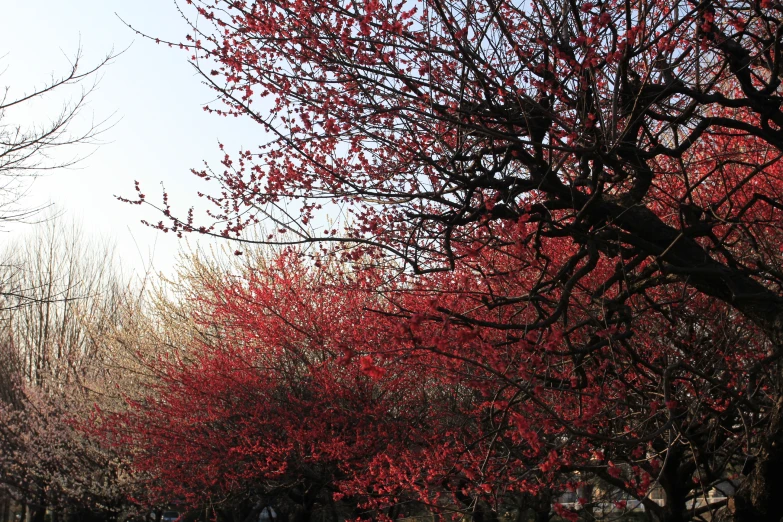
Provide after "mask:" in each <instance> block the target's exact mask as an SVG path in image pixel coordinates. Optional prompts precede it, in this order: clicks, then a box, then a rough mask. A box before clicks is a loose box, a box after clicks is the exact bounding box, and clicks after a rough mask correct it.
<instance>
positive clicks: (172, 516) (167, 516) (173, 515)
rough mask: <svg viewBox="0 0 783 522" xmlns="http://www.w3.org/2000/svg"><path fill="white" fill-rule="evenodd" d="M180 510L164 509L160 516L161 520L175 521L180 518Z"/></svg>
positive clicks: (165, 521) (164, 521)
mask: <svg viewBox="0 0 783 522" xmlns="http://www.w3.org/2000/svg"><path fill="white" fill-rule="evenodd" d="M179 516H180V515H179V511H164V512H163V514H162V515H161V516H160V522H175V521H177V520H179Z"/></svg>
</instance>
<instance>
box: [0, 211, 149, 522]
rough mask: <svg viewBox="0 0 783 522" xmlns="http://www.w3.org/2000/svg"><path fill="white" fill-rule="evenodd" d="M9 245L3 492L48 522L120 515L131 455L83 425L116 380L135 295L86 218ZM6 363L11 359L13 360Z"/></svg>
mask: <svg viewBox="0 0 783 522" xmlns="http://www.w3.org/2000/svg"><path fill="white" fill-rule="evenodd" d="M31 232H33V233H31V234H30V235H29V236H28V238H26V240H25V241H23V242H18V243H16V244H11V245H9V246H8V249H7V252H6V253H5V254H4V257H5V258H6V259H9V260H11V261H12V262H11V263H10V265H11V266H18V267H22V268H21V269H11V268H9V269H8V270H9V271H10V275H9V276H8V277H6V281H7V283H6V289H9V288H11V283H13V284H14V287H13V288H11V289H12V290H13V291H9V292H7V293H6V295H5V303H4V304H5V306H4V307H3V310H2V315H0V318H1V319H2V337H1V339H2V344H1V345H0V361H3V363H4V364H3V366H2V372H3V373H2V377H3V378H2V385H0V469H1V470H2V471H0V492H2V493H3V494H4V495H5V494H8V495H9V496H10V497H12V498H13V499H14V500H16V501H17V502H18V503H20V504H22V505H24V506H25V509H26V508H27V507H29V508H30V512H31V514H32V518H33V520H35V521H42V520H43V517H44V515H45V513H46V510H47V509H49V510H50V511H51V513H52V516H53V517H55V518H56V517H58V516H60V517H63V518H64V519H66V520H67V519H68V517H69V516H70V517H75V518H77V519H79V518H82V517H83V516H84V515H85V514H86V513H88V512H90V511H93V512H95V513H100V514H102V515H103V516H105V517H113V516H116V515H117V514H118V513H119V512H120V511H121V510H122V509H124V508H126V507H127V505H128V500H127V495H129V494H130V493H131V492H132V491H133V488H132V486H133V477H132V476H131V475H130V474H129V473H128V471H127V468H126V462H125V461H124V460H122V459H121V458H119V457H118V454H117V453H116V452H114V451H112V450H111V449H110V448H108V447H106V446H104V445H102V444H100V441H99V439H96V438H94V437H90V436H88V433H86V432H85V431H84V430H82V429H80V426H81V425H83V424H84V423H86V422H87V420H88V419H89V418H90V416H91V415H92V414H93V410H94V408H95V407H96V403H98V404H105V403H107V402H108V401H107V400H106V399H105V398H104V397H103V396H104V395H106V389H107V388H109V389H110V388H111V386H112V385H113V384H114V383H113V382H112V379H111V377H112V376H111V374H110V372H109V368H108V363H109V361H110V360H111V359H112V357H111V356H110V354H109V353H108V352H107V351H106V347H107V343H106V342H105V341H104V337H107V336H109V335H111V334H112V333H113V332H114V331H115V330H116V329H119V328H121V327H122V325H123V323H124V314H123V312H125V311H126V310H127V309H128V308H130V307H131V305H135V302H134V301H135V298H134V296H133V295H132V294H131V293H130V292H129V288H128V287H126V286H125V285H124V284H123V283H122V282H121V276H120V274H119V272H118V270H117V269H116V264H115V263H113V262H112V258H113V255H112V252H111V249H110V248H108V247H105V248H103V249H100V248H96V249H95V250H94V253H91V249H90V247H89V246H88V245H87V241H86V240H85V238H84V237H83V235H82V234H81V232H80V230H79V228H78V226H76V225H75V224H72V225H71V226H70V227H69V226H67V225H65V224H63V223H62V221H60V220H48V221H46V222H45V223H42V224H40V225H38V226H37V227H36V228H34V229H33V230H32V231H31ZM6 363H7V364H6Z"/></svg>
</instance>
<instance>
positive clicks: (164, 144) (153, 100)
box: [0, 0, 264, 272]
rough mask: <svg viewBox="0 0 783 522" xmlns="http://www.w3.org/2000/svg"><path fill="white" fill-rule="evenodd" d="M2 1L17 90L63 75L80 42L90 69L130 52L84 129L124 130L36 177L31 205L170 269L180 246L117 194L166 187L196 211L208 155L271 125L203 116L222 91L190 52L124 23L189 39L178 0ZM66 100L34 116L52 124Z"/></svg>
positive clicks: (139, 261) (93, 103) (148, 211)
mask: <svg viewBox="0 0 783 522" xmlns="http://www.w3.org/2000/svg"><path fill="white" fill-rule="evenodd" d="M3 3H4V5H3V13H2V17H0V57H1V58H0V71H2V70H5V72H4V73H3V75H2V76H0V86H10V87H11V96H12V97H13V96H14V95H16V96H18V95H20V94H22V93H24V92H25V91H29V90H30V89H31V88H33V87H36V86H41V85H43V84H44V83H45V82H46V80H47V79H48V78H50V77H51V75H52V74H54V75H57V74H59V73H61V72H64V71H65V70H66V69H67V68H68V58H69V57H73V55H74V54H75V53H76V51H77V49H78V48H79V45H81V48H82V51H83V56H84V58H83V60H84V64H85V65H86V66H89V65H90V64H94V63H96V62H98V61H99V60H100V59H101V58H102V57H103V56H104V55H106V54H107V53H109V52H110V51H111V50H112V49H114V51H115V52H118V51H121V50H123V49H126V48H127V50H126V51H125V52H124V53H123V54H122V55H121V56H119V57H118V58H117V59H116V60H115V61H114V63H113V64H112V65H110V66H109V67H107V68H105V69H104V70H103V72H102V75H101V76H102V77H101V80H100V84H99V86H98V89H97V90H96V92H94V93H93V94H92V96H91V98H90V102H89V107H88V111H86V112H85V113H83V114H82V116H83V120H82V124H84V125H86V124H89V122H90V119H91V118H95V120H103V119H105V118H108V117H110V118H113V119H112V121H114V122H115V125H114V126H113V128H111V129H110V130H109V131H108V132H106V133H105V134H104V136H103V141H104V142H105V143H104V144H102V145H101V146H99V147H98V148H97V149H96V150H95V152H94V153H93V154H92V155H91V156H89V157H88V158H86V159H85V160H84V161H83V162H82V163H81V164H80V165H79V168H77V169H70V170H65V171H57V172H54V173H52V174H50V175H48V176H47V177H44V178H40V179H38V180H37V181H36V182H35V183H34V185H33V187H32V189H31V191H30V194H29V198H28V201H29V204H30V206H33V205H35V204H41V203H46V202H49V201H51V202H52V203H54V204H56V205H57V206H58V207H59V208H60V209H62V210H63V211H64V213H65V214H66V215H67V216H73V217H75V218H77V219H79V220H81V221H82V222H83V226H84V229H85V230H86V231H87V232H89V233H90V234H95V235H99V236H104V237H106V236H108V237H111V238H113V239H114V240H115V241H116V243H117V247H118V251H119V253H120V255H121V257H122V259H123V264H124V266H125V267H126V268H132V269H135V270H137V271H138V270H140V269H141V267H143V266H144V265H145V264H146V263H148V259H149V257H150V256H151V255H152V254H153V252H154V259H153V266H154V270H156V271H163V272H169V271H170V270H171V266H172V263H173V261H174V259H175V256H176V252H177V250H178V249H179V248H180V247H181V246H184V245H182V242H181V241H177V240H176V238H174V237H173V236H172V235H171V234H163V233H160V232H156V231H154V230H151V229H149V228H146V227H145V226H144V225H142V224H141V223H140V220H141V219H145V218H146V219H148V220H149V221H154V222H157V221H158V220H159V219H160V216H159V215H158V214H156V213H155V211H154V210H153V209H152V208H149V207H143V206H142V207H139V206H131V205H127V204H123V203H120V202H118V201H117V200H116V199H115V198H114V195H115V194H119V195H125V196H129V197H133V196H134V195H135V193H134V191H133V182H134V180H139V181H140V182H141V183H142V188H143V189H144V191H145V192H146V194H147V195H148V197H149V199H151V200H152V201H155V202H159V201H160V197H159V195H160V192H161V186H160V183H161V182H162V183H164V184H165V187H166V189H167V191H168V192H169V194H170V195H171V198H172V203H173V205H174V208H175V209H177V208H179V209H181V210H184V209H187V207H189V206H190V205H191V204H193V203H194V202H197V200H196V198H195V193H196V191H197V190H198V189H199V180H198V179H196V178H195V177H194V176H192V175H191V174H190V173H189V169H190V168H191V167H196V168H198V167H200V166H201V165H202V161H204V160H208V161H211V162H214V163H216V162H217V159H218V158H219V157H220V156H221V155H220V153H219V151H218V147H217V143H218V139H219V140H220V141H221V142H223V143H225V144H226V147H227V148H228V150H233V149H236V148H238V147H243V148H251V147H254V146H255V145H257V144H260V143H261V142H262V141H263V140H264V137H263V135H262V131H261V129H260V128H259V127H258V126H257V125H254V124H253V123H252V122H250V121H248V120H244V121H243V120H237V119H234V118H231V119H230V120H229V119H223V118H220V117H217V116H213V115H209V114H207V113H205V112H204V111H203V110H202V106H203V105H205V104H206V103H208V102H211V101H212V100H213V99H214V94H213V93H212V92H211V91H210V90H209V89H207V88H206V87H204V86H202V85H201V84H200V82H199V79H198V78H197V76H196V75H195V72H194V71H193V69H192V67H191V66H190V65H189V64H188V63H187V58H188V54H187V53H186V52H184V51H180V50H177V49H169V48H168V47H166V46H164V45H156V44H155V43H154V42H151V41H148V40H145V39H143V38H141V37H138V36H136V35H135V34H134V33H133V32H132V31H131V30H130V29H129V28H127V27H126V26H125V25H123V23H122V21H121V20H120V19H119V18H118V16H119V17H121V18H122V19H124V20H125V21H126V22H127V23H129V24H131V25H133V26H134V27H135V28H138V29H139V30H142V31H144V32H145V33H148V34H151V35H154V36H159V37H160V38H161V39H164V38H166V39H171V40H176V41H179V40H182V39H183V37H184V36H185V35H186V34H187V27H186V26H185V25H184V23H183V21H182V20H181V19H180V17H179V13H178V12H177V9H176V7H175V5H174V2H173V1H171V0H125V1H120V0H32V1H31V0H5V1H4V2H3ZM80 42H81V44H80ZM129 46H130V47H129ZM61 103H62V100H60V101H56V102H55V103H54V105H53V108H52V107H48V108H46V109H43V108H38V110H39V111H40V113H35V114H34V115H30V116H29V117H30V118H31V119H33V120H37V122H39V123H44V122H45V113H46V111H52V112H55V111H56V110H58V108H59V106H60V105H59V104H61ZM112 115H113V116H112ZM22 123H24V122H22ZM202 186H203V185H202ZM20 234H24V227H20V226H16V227H13V228H12V229H11V230H10V231H7V232H4V233H2V234H0V244H7V242H8V241H11V240H13V239H14V238H18V237H23V236H20ZM190 240H191V243H193V241H194V240H197V238H196V237H195V236H193V237H191V238H190ZM231 249H232V250H233V247H232V248H231Z"/></svg>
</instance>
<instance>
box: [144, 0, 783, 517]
mask: <svg viewBox="0 0 783 522" xmlns="http://www.w3.org/2000/svg"><path fill="white" fill-rule="evenodd" d="M194 9H195V10H196V12H197V13H198V15H199V16H200V17H202V18H204V19H206V20H207V21H208V22H210V23H211V24H212V25H211V26H209V25H207V24H204V23H199V24H198V25H196V24H195V23H194V24H193V35H191V36H189V37H188V40H187V41H186V42H183V44H182V45H183V46H184V47H187V48H188V49H189V52H191V53H192V56H193V63H194V64H195V65H196V66H197V67H199V70H200V71H201V73H202V77H203V79H204V81H205V82H207V83H208V84H209V85H211V86H212V87H213V88H214V89H215V90H216V91H217V92H218V94H219V96H220V99H221V100H222V102H224V105H223V106H221V107H207V109H208V110H211V111H213V112H215V113H217V114H220V115H224V116H240V115H245V116H249V117H250V118H252V119H254V120H255V121H257V122H258V123H259V124H260V125H262V126H263V128H264V129H265V130H266V131H267V132H268V133H270V135H271V136H272V139H270V141H269V142H267V143H265V144H263V145H262V146H261V147H260V148H259V149H257V150H243V151H240V152H239V153H237V154H235V155H230V154H226V156H225V159H224V161H223V164H222V167H221V168H220V169H219V170H210V169H206V170H202V171H196V172H195V173H196V174H197V175H198V176H200V177H202V178H205V179H206V180H207V181H209V182H211V183H213V184H216V185H219V188H217V189H216V190H209V189H205V190H204V191H203V192H205V193H206V194H207V195H206V198H207V199H208V201H209V202H210V203H211V204H213V205H214V206H213V207H212V210H211V214H210V215H211V216H212V217H213V218H214V220H213V222H205V223H201V222H199V221H198V219H196V218H195V217H193V214H189V215H188V216H186V217H181V218H180V217H178V216H176V215H173V214H172V211H171V208H170V206H169V202H168V195H167V194H164V203H163V206H162V207H161V210H162V211H163V213H164V214H165V216H164V221H161V222H160V223H159V224H158V225H157V226H158V227H159V228H161V229H164V230H172V231H174V232H177V233H182V232H191V231H200V232H203V233H211V234H216V235H223V236H226V237H238V238H239V239H242V238H243V236H242V232H243V231H244V230H245V229H246V228H248V227H250V226H253V225H255V224H257V223H259V222H260V221H261V219H266V220H271V221H272V222H274V223H275V227H276V228H281V229H287V230H288V231H289V232H290V233H291V234H295V235H297V239H296V241H299V242H312V241H338V242H340V243H341V244H342V245H344V247H345V250H346V255H347V256H354V257H355V258H356V259H359V258H361V257H362V256H370V257H372V258H373V259H375V260H376V261H379V262H380V260H381V259H388V258H389V257H392V258H394V259H396V260H399V261H401V262H402V265H404V266H405V267H406V269H409V270H410V271H412V272H415V273H419V274H426V273H433V272H439V271H454V272H455V273H460V272H461V273H462V274H468V273H470V274H472V275H471V277H473V278H477V279H479V280H482V281H483V283H482V290H481V292H480V293H476V294H473V296H474V297H475V299H474V301H475V306H474V307H473V308H463V307H459V308H452V307H451V306H450V305H456V304H461V303H463V301H459V300H457V301H456V302H455V301H454V300H451V301H450V300H449V299H447V298H442V302H441V303H440V304H438V305H437V306H436V311H437V313H439V314H443V315H444V316H445V317H446V318H447V319H448V321H447V322H448V323H449V324H458V325H462V327H464V328H470V327H482V328H490V329H491V328H494V329H496V330H497V331H498V332H511V333H512V334H513V335H517V336H519V337H524V336H527V335H531V332H532V335H538V336H539V337H538V340H537V342H536V346H545V345H547V343H549V341H548V340H549V339H551V342H552V343H555V344H558V345H560V346H562V347H566V348H567V350H568V351H569V352H574V353H576V352H580V351H582V352H588V353H595V354H597V355H598V354H600V353H601V352H600V350H599V349H598V348H594V347H596V346H598V345H599V344H602V343H604V342H608V343H609V345H610V346H611V347H612V350H611V351H613V350H614V347H615V346H622V344H623V342H624V341H625V340H626V339H624V337H625V336H634V337H638V336H639V334H640V329H641V328H642V327H643V326H644V318H642V319H641V320H640V319H639V317H638V316H634V314H633V312H634V311H635V310H638V309H641V308H640V307H643V306H646V307H647V310H653V311H655V312H657V313H658V314H662V315H664V314H665V313H666V312H667V307H670V306H672V307H674V309H678V310H682V308H681V304H683V305H684V304H685V303H687V302H688V300H687V299H686V298H685V297H686V296H690V295H692V294H691V292H696V294H698V297H697V298H696V301H697V302H700V303H703V305H704V306H708V308H707V309H709V307H710V306H713V305H712V304H711V303H713V302H715V303H723V305H724V306H729V307H731V308H732V309H733V310H734V311H735V312H734V313H737V314H741V315H742V316H743V317H744V318H746V319H747V320H748V321H750V322H751V323H752V324H753V325H755V326H754V328H758V331H759V332H761V335H762V336H763V337H764V342H762V343H759V344H758V345H755V346H753V350H754V351H753V352H752V354H750V355H747V356H741V357H739V358H738V359H737V360H738V362H743V361H745V362H747V361H748V360H753V361H755V362H754V363H753V365H751V366H749V367H748V366H746V367H744V369H741V370H738V374H737V375H738V377H737V378H738V379H739V382H737V383H736V385H733V386H732V387H731V388H727V390H726V391H727V392H732V389H733V390H734V391H735V392H736V393H739V391H737V390H748V393H747V394H746V395H744V397H745V398H744V399H743V400H747V401H749V402H750V403H752V404H754V405H755V407H757V408H758V416H759V419H760V420H759V421H758V422H759V424H758V426H759V429H760V431H759V432H758V433H759V437H758V438H757V439H755V440H756V442H755V443H754V445H753V446H752V447H751V448H749V452H750V453H753V454H754V455H756V456H757V458H758V460H757V461H756V465H755V467H754V468H753V471H752V472H751V474H750V476H749V477H748V479H747V480H745V481H744V483H743V486H742V488H741V491H740V493H739V494H738V496H737V498H736V503H735V510H736V512H735V517H736V519H737V520H758V519H762V518H766V519H770V520H772V519H775V520H776V519H777V518H780V516H781V515H783V507H781V506H779V505H777V504H776V503H774V502H771V501H770V498H771V497H770V495H771V492H772V491H774V490H776V489H779V487H780V486H779V484H780V482H779V481H780V480H781V477H779V476H778V474H777V472H776V471H774V470H776V469H783V467H781V466H780V465H779V464H781V463H783V462H781V459H783V454H781V453H780V450H779V449H776V448H780V447H781V442H783V441H781V440H780V434H781V433H783V415H781V408H783V402H781V401H780V399H779V396H778V395H777V391H775V389H773V388H774V387H773V388H769V387H768V384H767V383H769V382H771V381H769V379H772V380H776V379H777V378H778V377H777V372H778V370H777V360H778V359H779V357H780V355H781V352H780V347H781V342H783V341H782V339H783V315H782V314H783V311H782V310H783V307H781V282H782V281H783V278H782V277H781V263H780V261H781V258H780V251H779V246H778V245H779V243H780V239H781V227H780V225H781V211H783V207H781V205H780V203H779V201H778V194H779V193H780V186H781V170H780V169H781V167H780V162H779V159H780V157H781V154H782V153H783V141H781V137H782V135H781V132H783V130H781V129H783V112H781V111H782V109H781V105H780V94H781V93H780V88H781V81H780V74H779V69H780V63H781V59H783V57H782V56H781V53H780V52H779V49H780V38H781V36H780V35H781V34H783V33H782V32H781V31H780V30H779V28H780V27H781V18H780V13H781V10H780V6H779V5H778V4H777V3H776V2H772V1H766V0H765V1H762V2H757V1H756V0H748V1H743V0H740V1H736V2H717V1H712V0H709V1H706V2H699V3H697V2H689V1H687V0H683V1H675V2H657V1H652V0H650V1H647V0H644V1H642V2H631V1H620V2H587V1H584V0H577V1H574V2H570V3H561V2H557V1H553V0H533V1H531V2H528V3H524V4H520V3H513V2H511V3H510V2H502V1H496V0H486V1H484V2H478V3H476V2H460V1H452V0H434V1H423V2H407V3H405V2H400V3H393V2H389V3H385V4H384V3H381V2H375V1H367V2H363V3H356V2H353V3H350V2H349V3H345V2H337V1H327V2H307V1H305V2H287V1H273V2H263V3H262V2H221V1H217V2H214V3H212V2H195V6H194ZM208 27H211V28H212V29H213V30H210V29H208ZM174 43H176V42H174ZM264 99H268V100H271V107H269V106H265V105H262V103H261V101H262V100H264ZM146 201H147V197H146V196H145V195H144V194H143V193H142V192H141V190H139V196H138V199H137V200H136V202H138V203H144V202H146ZM333 208H339V209H340V212H341V213H342V215H345V216H348V217H347V218H346V219H345V220H344V222H342V223H339V224H338V225H329V226H328V227H326V228H327V230H324V229H323V225H322V223H323V220H322V218H321V216H322V215H323V210H330V209H333ZM267 222H269V221H267ZM341 229H343V230H344V232H343V231H342V230H341ZM338 231H339V232H338ZM269 241H275V238H274V237H272V238H271V239H269ZM514 249H516V250H514ZM349 250H352V251H349ZM482 252H485V253H484V254H481V253H482ZM493 252H495V253H496V254H493ZM477 254H479V255H481V257H480V259H482V260H484V262H485V263H486V262H487V261H492V260H493V256H495V260H496V262H495V263H494V264H489V265H486V264H485V265H479V264H476V263H472V262H471V258H472V257H473V256H476V255H477ZM509 260H510V262H509ZM463 267H466V268H465V269H464V270H463ZM512 269H513V270H524V271H525V272H526V275H525V277H524V278H521V280H520V281H519V282H520V283H524V284H520V285H517V286H516V287H515V289H516V290H517V292H510V291H508V290H509V288H514V287H508V286H506V287H504V286H503V285H502V284H500V283H501V282H502V277H503V275H504V274H507V273H509V271H510V270H512ZM525 278H526V279H525ZM446 279H448V278H446ZM435 280H437V281H438V284H442V283H443V280H440V279H438V278H435ZM425 281H427V280H425ZM430 281H433V280H430ZM433 290H435V289H434V288H433ZM439 295H441V296H443V295H446V294H443V293H440V294H439ZM467 295H468V297H471V295H470V294H467ZM438 299H441V298H438ZM645 303H646V305H645ZM700 306H702V305H700ZM715 306H721V305H715ZM649 313H650V314H652V312H649ZM723 313H726V314H728V312H723ZM491 315H496V316H497V317H499V318H500V319H492V320H490V319H489V317H490V316H491ZM729 316H730V317H736V316H733V315H731V314H729ZM441 321H446V319H441ZM606 332H609V334H608V337H607V334H606ZM594 338H598V339H602V338H607V339H608V341H600V342H599V341H594V340H593V339H594ZM702 349H703V348H698V350H702ZM492 353H493V351H491V350H487V351H479V352H477V353H476V355H475V357H474V358H473V360H474V362H476V363H481V362H482V361H486V360H489V359H491V356H492ZM575 357H576V355H575ZM649 357H653V355H652V354H650V355H647V354H645V355H644V356H643V357H641V358H640V360H639V361H637V362H638V364H642V365H643V364H644V363H646V362H650V360H649V359H648V358H649ZM600 359H601V357H598V356H596V362H595V364H596V365H597V367H600V364H602V362H601V360H600ZM664 360H665V359H664ZM661 364H663V363H661ZM682 364H683V363H682V360H681V359H679V358H678V359H676V360H674V361H673V362H671V363H666V364H665V368H664V369H663V374H662V377H664V378H668V377H671V376H672V375H673V374H674V373H676V372H678V371H679V369H680V368H682ZM577 366H578V365H577ZM762 374H763V375H764V377H762ZM667 376H668V377H667ZM555 377H556V378H557V379H563V378H564V377H565V375H556V376H555ZM613 378H616V379H620V376H616V377H613ZM757 379H758V380H757ZM664 381H665V379H664ZM762 381H763V383H762ZM613 382H616V381H613ZM620 382H621V381H620ZM768 391H769V393H767V392H768ZM764 433H766V434H765V435H764ZM666 448H668V449H672V447H671V445H670V444H667V445H666Z"/></svg>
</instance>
